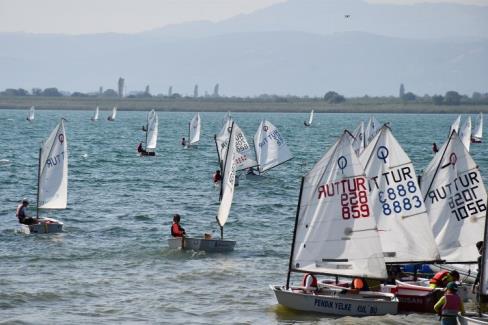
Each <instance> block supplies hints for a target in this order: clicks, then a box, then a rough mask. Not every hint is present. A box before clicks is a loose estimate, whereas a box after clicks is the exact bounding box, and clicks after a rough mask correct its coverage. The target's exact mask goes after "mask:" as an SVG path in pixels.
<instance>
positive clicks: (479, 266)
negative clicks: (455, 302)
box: [472, 241, 483, 293]
mask: <svg viewBox="0 0 488 325" xmlns="http://www.w3.org/2000/svg"><path fill="white" fill-rule="evenodd" d="M476 248H477V249H478V253H479V254H480V256H478V274H477V275H476V279H475V280H474V283H473V289H472V291H473V293H476V286H477V285H478V283H480V277H481V259H482V256H483V241H479V242H477V243H476Z"/></svg>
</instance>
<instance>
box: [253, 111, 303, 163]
mask: <svg viewBox="0 0 488 325" xmlns="http://www.w3.org/2000/svg"><path fill="white" fill-rule="evenodd" d="M254 148H255V151H256V159H257V163H258V164H259V172H260V173H263V172H265V171H266V170H269V169H271V168H273V167H276V166H278V165H280V164H282V163H284V162H286V161H288V160H290V159H292V158H293V155H292V154H291V152H290V149H289V148H288V145H287V144H286V141H285V138H283V136H282V135H281V133H280V132H279V131H278V129H277V128H276V127H275V126H274V125H273V124H271V123H270V122H268V121H266V120H263V121H262V122H261V124H260V125H259V128H258V130H257V132H256V134H255V135H254Z"/></svg>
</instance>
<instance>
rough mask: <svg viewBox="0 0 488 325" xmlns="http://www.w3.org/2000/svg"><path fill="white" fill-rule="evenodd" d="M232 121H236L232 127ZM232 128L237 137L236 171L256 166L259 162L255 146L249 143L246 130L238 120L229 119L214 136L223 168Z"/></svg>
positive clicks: (220, 164)
mask: <svg viewBox="0 0 488 325" xmlns="http://www.w3.org/2000/svg"><path fill="white" fill-rule="evenodd" d="M232 123H234V126H233V127H231V125H232ZM230 130H233V132H234V135H235V138H236V148H235V151H236V152H235V160H236V164H237V165H236V171H240V170H244V169H247V168H252V167H256V166H257V165H258V163H257V161H256V153H255V151H254V148H253V147H251V146H250V145H249V142H248V141H247V138H246V135H245V134H244V131H242V129H241V128H240V127H239V126H238V125H237V123H236V122H234V121H233V120H232V119H229V120H227V122H226V123H225V124H224V126H223V127H222V129H221V130H220V132H219V133H218V134H216V135H215V136H214V140H215V147H216V149H217V157H218V160H219V166H220V168H221V169H222V167H223V158H224V157H225V155H226V153H227V147H228V144H229V138H230Z"/></svg>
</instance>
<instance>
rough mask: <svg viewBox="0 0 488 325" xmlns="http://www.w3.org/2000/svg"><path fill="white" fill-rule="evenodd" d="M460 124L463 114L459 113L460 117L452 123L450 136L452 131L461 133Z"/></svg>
mask: <svg viewBox="0 0 488 325" xmlns="http://www.w3.org/2000/svg"><path fill="white" fill-rule="evenodd" d="M460 125H461V115H458V117H456V119H455V120H454V122H452V124H451V129H450V130H449V135H448V137H450V136H451V134H452V131H456V133H458V134H459V126H460Z"/></svg>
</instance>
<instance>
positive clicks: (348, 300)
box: [270, 286, 398, 316]
mask: <svg viewBox="0 0 488 325" xmlns="http://www.w3.org/2000/svg"><path fill="white" fill-rule="evenodd" d="M270 288H271V289H272V290H273V291H274V293H275V295H276V299H277V300H278V303H279V304H280V305H283V306H286V307H288V308H291V309H295V310H301V311H312V312H318V313H323V314H329V315H338V316H380V315H386V314H391V315H395V314H397V312H398V299H397V298H396V297H395V296H394V295H393V294H389V293H382V292H373V291H363V292H359V293H358V294H354V293H348V292H347V290H346V289H344V290H341V289H336V288H327V287H324V288H321V289H320V292H319V293H318V294H308V293H304V292H303V291H302V290H301V289H288V290H287V289H286V288H285V287H284V286H270ZM344 291H345V292H344Z"/></svg>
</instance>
